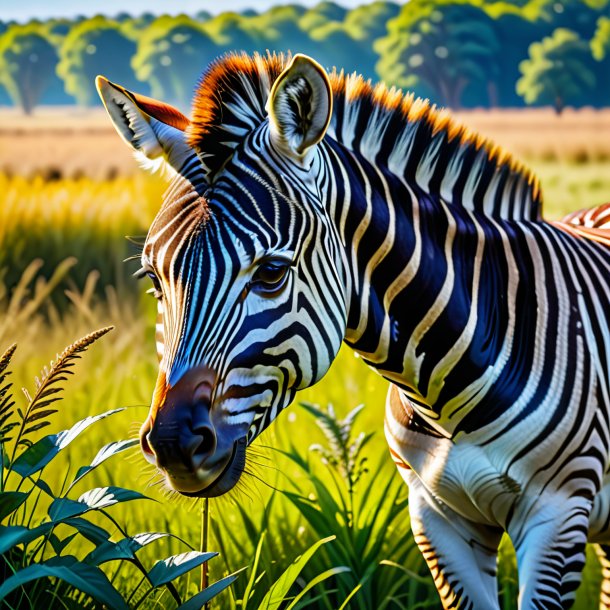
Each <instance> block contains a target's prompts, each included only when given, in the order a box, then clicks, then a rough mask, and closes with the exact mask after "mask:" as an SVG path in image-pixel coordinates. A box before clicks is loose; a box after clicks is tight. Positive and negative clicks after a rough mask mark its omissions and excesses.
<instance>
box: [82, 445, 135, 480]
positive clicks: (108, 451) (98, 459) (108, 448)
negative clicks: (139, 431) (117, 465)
mask: <svg viewBox="0 0 610 610" xmlns="http://www.w3.org/2000/svg"><path fill="white" fill-rule="evenodd" d="M138 442H139V441H138V439H135V438H131V439H128V440H124V441H116V442H114V443H108V444H107V445H104V446H103V447H102V448H101V449H100V450H99V451H98V454H97V455H96V456H95V457H94V458H93V461H92V462H91V464H89V465H88V466H81V467H80V468H79V469H78V472H77V473H76V476H75V477H74V480H73V481H72V483H71V484H70V488H71V487H73V486H74V485H75V484H76V483H78V481H80V480H81V479H82V478H83V477H84V476H85V475H86V474H88V473H89V472H91V471H92V470H93V469H94V468H97V467H98V466H99V465H100V464H101V463H102V462H105V461H106V460H107V459H108V458H111V457H112V456H113V455H116V454H117V453H120V452H121V451H125V450H126V449H130V448H131V447H133V446H134V445H137V444H138Z"/></svg>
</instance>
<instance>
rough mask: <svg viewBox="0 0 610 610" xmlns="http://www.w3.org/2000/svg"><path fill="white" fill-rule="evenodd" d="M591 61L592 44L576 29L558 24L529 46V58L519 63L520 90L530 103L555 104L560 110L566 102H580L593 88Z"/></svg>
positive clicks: (558, 111) (518, 88)
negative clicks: (575, 30)
mask: <svg viewBox="0 0 610 610" xmlns="http://www.w3.org/2000/svg"><path fill="white" fill-rule="evenodd" d="M592 61H593V60H592V57H591V55H590V53H589V45H588V44H587V43H586V42H585V41H584V40H582V39H581V38H580V37H579V36H578V34H577V33H576V32H573V31H571V30H568V29H565V28H558V29H556V30H555V31H554V32H553V35H552V36H547V37H546V38H543V39H542V41H541V42H534V43H532V45H531V46H530V48H529V59H526V60H524V61H522V62H521V63H520V64H519V70H520V71H521V74H522V75H523V76H522V77H521V78H520V79H519V80H518V81H517V93H519V95H521V96H522V97H523V99H524V100H525V102H526V103H527V104H552V105H553V107H554V108H555V112H557V114H561V112H562V111H563V109H564V106H565V105H566V103H568V102H573V103H578V102H579V101H582V100H583V99H584V96H585V95H586V94H587V93H589V92H590V91H592V90H593V89H594V87H595V84H596V79H595V74H594V73H593V70H592Z"/></svg>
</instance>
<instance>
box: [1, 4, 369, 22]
mask: <svg viewBox="0 0 610 610" xmlns="http://www.w3.org/2000/svg"><path fill="white" fill-rule="evenodd" d="M291 1H292V0H291ZM296 1H297V2H299V4H303V5H305V6H313V5H314V4H317V3H318V1H319V0H296ZM366 1H367V0H338V4H342V5H343V6H345V7H348V8H352V7H354V6H358V5H360V4H364V3H365V2H366ZM287 2H288V0H286V2H282V1H281V0H221V1H214V2H210V0H87V1H86V2H83V1H82V0H79V1H76V0H0V20H3V21H9V20H11V19H15V20H17V21H27V20H29V19H31V18H33V17H36V18H38V19H47V18H49V17H74V16H75V15H79V14H80V15H95V14H96V13H102V14H105V15H115V14H116V13H119V12H122V11H126V12H128V13H132V14H133V15H138V14H140V13H143V12H146V11H150V12H153V13H173V14H175V13H196V12H197V11H200V10H206V11H208V12H210V13H220V12H223V11H239V10H243V9H245V8H253V9H255V10H260V11H264V10H266V9H267V8H269V7H270V6H273V5H276V4H286V3H287Z"/></svg>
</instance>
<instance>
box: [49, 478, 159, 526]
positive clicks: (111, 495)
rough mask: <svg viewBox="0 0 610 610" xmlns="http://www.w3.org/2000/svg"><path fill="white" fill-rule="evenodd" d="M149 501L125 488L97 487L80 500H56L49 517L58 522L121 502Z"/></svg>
mask: <svg viewBox="0 0 610 610" xmlns="http://www.w3.org/2000/svg"><path fill="white" fill-rule="evenodd" d="M149 499H150V498H148V497H147V496H145V495H143V494H141V493H140V492H139V491H133V490H132V489H124V488H123V487H96V488H94V489H90V490H89V491H86V492H85V493H84V494H83V495H82V496H81V497H80V498H79V499H78V500H71V499H70V498H56V499H55V500H53V502H51V505H50V506H49V517H51V519H52V520H53V521H55V522H58V521H63V520H64V519H68V518H70V517H76V516H78V515H82V514H83V513H86V512H87V511H90V510H100V509H102V508H108V507H109V506H112V505H113V504H118V503H119V502H129V501H130V500H149Z"/></svg>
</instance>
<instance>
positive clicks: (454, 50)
mask: <svg viewBox="0 0 610 610" xmlns="http://www.w3.org/2000/svg"><path fill="white" fill-rule="evenodd" d="M233 50H243V51H246V52H248V53H252V52H254V51H259V52H265V51H266V50H270V51H288V50H291V51H293V52H302V53H307V54H309V55H311V56H313V57H315V58H316V59H317V60H318V61H319V62H320V63H322V64H323V65H325V66H327V67H329V68H330V67H333V66H337V67H339V68H343V69H344V70H346V71H347V72H352V71H356V72H359V73H361V74H363V75H364V76H365V77H367V78H371V79H373V80H379V79H383V80H384V81H385V82H386V83H388V84H389V85H396V86H398V87H401V88H404V89H409V90H413V91H415V92H416V93H417V94H418V95H421V96H424V97H429V98H431V99H432V100H433V101H435V102H437V103H439V104H442V105H446V106H451V107H453V108H458V107H475V106H483V107H493V106H508V107H518V106H523V105H548V104H551V105H553V106H554V107H555V108H556V110H557V111H558V112H560V111H561V110H562V109H563V107H564V106H565V105H568V104H569V105H574V106H582V105H592V106H597V107H600V106H607V105H610V0H527V1H525V0H513V1H512V2H491V1H486V0H471V1H470V2H464V1H462V2H460V1H458V0H434V1H431V0H411V1H410V2H409V3H408V4H405V5H402V6H401V5H399V4H396V3H393V2H374V3H372V4H367V5H363V6H360V7H358V8H355V9H353V10H346V9H345V8H343V7H341V6H340V5H338V4H335V3H333V2H321V3H320V4H318V5H317V6H315V7H314V8H311V9H307V8H305V7H302V6H300V5H298V4H289V5H286V6H280V7H274V8H272V9H270V10H268V11H266V12H263V13H260V14H259V13H257V12H256V11H253V10H251V11H244V12H242V13H229V12H226V13H222V14H219V15H217V16H212V15H210V14H209V13H207V12H199V13H197V14H196V15H194V16H188V15H184V14H181V15H176V16H169V15H163V16H160V17H158V16H155V15H152V14H143V15H140V16H132V15H129V14H127V13H121V14H119V15H117V16H116V17H114V18H108V17H105V16H101V15H98V16H96V17H92V18H84V17H83V18H77V19H74V20H67V19H51V20H48V21H45V22H40V21H31V22H29V23H27V24H16V23H3V22H0V104H11V103H12V104H14V105H17V106H20V107H21V108H23V110H24V111H25V112H26V113H29V112H31V111H32V110H33V109H34V108H35V107H36V106H37V105H39V104H79V105H81V106H91V105H94V104H97V103H98V99H97V95H96V94H95V90H94V78H95V76H96V75H97V74H99V73H102V74H104V75H106V76H107V77H108V78H110V79H111V80H114V81H116V82H119V83H121V84H123V85H125V86H126V87H128V88H132V89H134V90H136V91H139V92H141V93H145V94H149V95H152V96H154V97H158V98H161V99H163V100H166V101H169V102H171V103H174V104H176V105H178V106H180V107H182V108H188V105H189V102H190V98H191V94H192V91H193V88H194V85H195V83H196V82H197V79H198V77H199V75H200V74H201V72H202V70H203V69H204V68H205V66H206V64H207V63H208V62H209V61H211V60H212V59H214V58H215V57H217V56H218V55H221V54H223V53H226V52H228V51H233Z"/></svg>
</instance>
